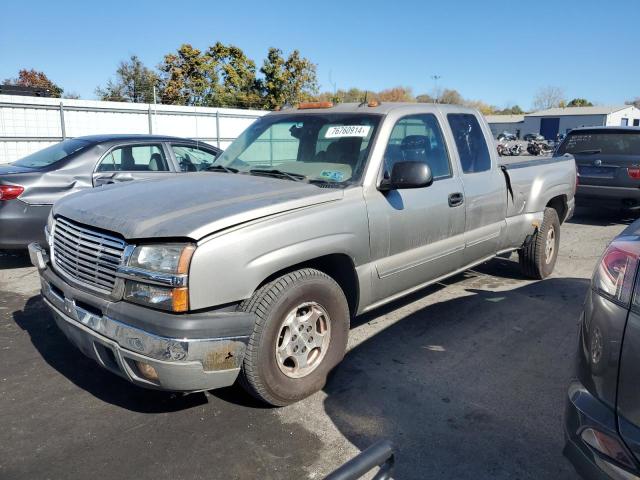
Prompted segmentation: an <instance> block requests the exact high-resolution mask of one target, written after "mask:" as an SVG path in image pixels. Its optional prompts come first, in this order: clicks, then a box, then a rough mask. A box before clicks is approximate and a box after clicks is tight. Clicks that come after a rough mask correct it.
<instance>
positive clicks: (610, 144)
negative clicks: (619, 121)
mask: <svg viewBox="0 0 640 480" xmlns="http://www.w3.org/2000/svg"><path fill="white" fill-rule="evenodd" d="M558 153H559V154H560V155H562V154H565V153H571V154H595V153H601V154H603V155H640V131H637V132H634V131H624V130H610V131H607V130H575V131H573V132H570V133H569V135H567V138H566V139H565V141H564V142H562V144H561V145H560V147H559V148H558Z"/></svg>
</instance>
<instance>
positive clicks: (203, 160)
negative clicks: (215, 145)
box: [171, 145, 216, 172]
mask: <svg viewBox="0 0 640 480" xmlns="http://www.w3.org/2000/svg"><path fill="white" fill-rule="evenodd" d="M171 148H172V149H173V153H174V155H175V156H176V159H177V160H178V164H179V165H180V170H181V171H183V172H200V171H202V170H206V169H207V168H209V167H210V166H211V164H212V163H213V162H214V161H215V159H216V155H215V154H214V153H213V152H209V151H207V150H203V149H201V148H197V147H192V146H189V145H171Z"/></svg>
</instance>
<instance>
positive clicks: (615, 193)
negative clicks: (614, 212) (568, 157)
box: [576, 185, 640, 210]
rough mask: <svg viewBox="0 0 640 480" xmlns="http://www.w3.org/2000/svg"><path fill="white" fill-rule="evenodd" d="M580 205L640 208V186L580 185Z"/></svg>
mask: <svg viewBox="0 0 640 480" xmlns="http://www.w3.org/2000/svg"><path fill="white" fill-rule="evenodd" d="M576 200H577V202H578V205H592V206H602V207H609V208H621V209H623V210H636V209H640V188H633V187H613V186H600V185H578V189H577V190H576Z"/></svg>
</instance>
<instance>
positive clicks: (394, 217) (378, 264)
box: [366, 114, 465, 301]
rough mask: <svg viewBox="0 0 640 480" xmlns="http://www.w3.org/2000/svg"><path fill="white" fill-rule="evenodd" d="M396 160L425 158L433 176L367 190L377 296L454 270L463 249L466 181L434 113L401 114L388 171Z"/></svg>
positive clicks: (380, 297)
mask: <svg viewBox="0 0 640 480" xmlns="http://www.w3.org/2000/svg"><path fill="white" fill-rule="evenodd" d="M398 161H420V162H424V163H426V164H427V165H429V167H430V168H431V171H432V174H433V177H434V182H433V184H432V185H430V186H428V187H424V188H416V189H403V190H392V191H390V192H380V191H374V192H372V193H370V194H367V197H366V202H367V210H368V213H369V230H370V242H371V252H372V258H373V263H374V267H375V271H374V279H373V290H374V297H375V301H380V300H383V299H386V298H389V297H391V296H393V295H394V294H398V293H401V292H404V291H406V290H409V289H411V288H412V287H416V286H418V285H421V284H424V283H427V282H429V281H431V280H434V279H436V278H438V277H441V276H443V275H445V274H447V273H449V272H452V271H454V270H456V269H457V268H458V267H459V266H460V260H461V253H462V250H463V249H464V238H463V234H464V217H465V215H464V197H463V196H462V183H461V181H460V180H459V178H458V176H457V172H456V171H455V170H454V168H452V162H451V161H450V157H449V153H448V151H447V148H446V144H445V141H444V138H443V135H442V130H441V127H440V124H439V121H438V119H437V117H436V116H435V115H434V114H419V115H411V116H407V117H403V118H401V119H400V120H398V122H397V123H396V124H395V126H394V128H393V130H392V132H391V137H390V139H389V143H388V146H387V149H386V152H385V155H384V167H383V168H384V174H385V175H389V174H390V172H391V169H392V167H393V164H394V163H395V162H398Z"/></svg>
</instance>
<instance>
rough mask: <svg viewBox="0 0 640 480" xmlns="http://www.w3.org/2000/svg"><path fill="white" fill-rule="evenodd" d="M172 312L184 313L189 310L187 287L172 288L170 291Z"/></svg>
mask: <svg viewBox="0 0 640 480" xmlns="http://www.w3.org/2000/svg"><path fill="white" fill-rule="evenodd" d="M171 297H172V299H173V311H174V312H186V311H187V310H189V289H188V288H187V287H182V288H174V289H173V290H172V291H171Z"/></svg>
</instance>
